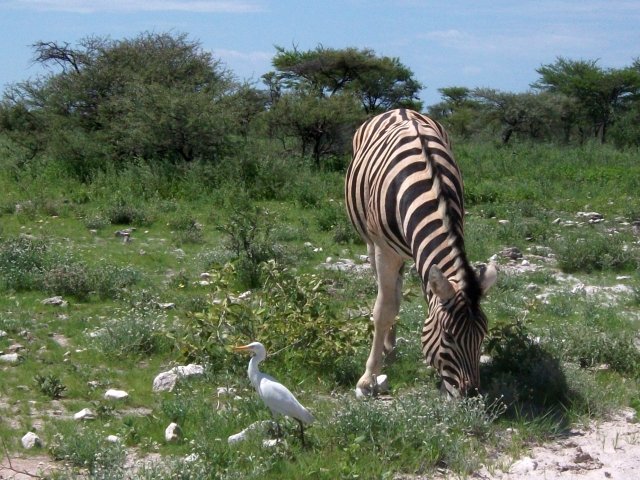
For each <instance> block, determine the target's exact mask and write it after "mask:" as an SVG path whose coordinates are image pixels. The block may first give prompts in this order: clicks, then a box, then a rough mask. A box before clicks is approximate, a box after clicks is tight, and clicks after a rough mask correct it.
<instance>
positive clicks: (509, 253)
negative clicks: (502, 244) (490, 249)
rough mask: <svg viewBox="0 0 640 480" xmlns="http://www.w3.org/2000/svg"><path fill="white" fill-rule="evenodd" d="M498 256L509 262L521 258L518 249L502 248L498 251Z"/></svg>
mask: <svg viewBox="0 0 640 480" xmlns="http://www.w3.org/2000/svg"><path fill="white" fill-rule="evenodd" d="M500 255H501V256H503V257H505V258H508V259H509V260H520V259H521V258H522V252H521V251H520V249H519V248H518V247H507V248H504V249H502V250H501V251H500Z"/></svg>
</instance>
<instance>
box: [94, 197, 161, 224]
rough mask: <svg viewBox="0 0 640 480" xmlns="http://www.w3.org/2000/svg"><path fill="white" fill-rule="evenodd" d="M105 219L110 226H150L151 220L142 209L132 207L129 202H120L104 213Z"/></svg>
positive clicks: (146, 211)
mask: <svg viewBox="0 0 640 480" xmlns="http://www.w3.org/2000/svg"><path fill="white" fill-rule="evenodd" d="M105 215H106V217H107V218H108V219H109V222H110V223H111V224H112V225H136V226H145V225H151V224H152V223H153V219H152V217H151V215H150V213H149V212H148V210H147V209H146V208H144V207H141V206H138V205H133V204H132V203H130V202H124V201H120V202H118V203H116V204H114V205H112V206H110V207H108V208H107V209H106V211H105Z"/></svg>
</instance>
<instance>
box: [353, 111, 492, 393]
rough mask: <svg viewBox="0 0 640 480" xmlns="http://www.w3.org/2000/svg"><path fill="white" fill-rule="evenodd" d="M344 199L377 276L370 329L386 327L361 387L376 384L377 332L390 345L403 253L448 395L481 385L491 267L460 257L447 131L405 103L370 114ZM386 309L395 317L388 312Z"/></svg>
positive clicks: (427, 345)
mask: <svg viewBox="0 0 640 480" xmlns="http://www.w3.org/2000/svg"><path fill="white" fill-rule="evenodd" d="M345 198H346V205H347V211H348V214H349V217H350V218H351V221H352V223H353V225H354V226H355V228H356V229H357V231H358V233H359V234H360V236H361V237H362V238H363V239H364V240H365V241H366V242H367V245H368V248H369V254H370V257H371V262H372V266H373V267H374V271H375V272H376V276H377V280H378V299H377V300H376V307H375V308H374V325H375V328H376V330H378V329H379V328H380V329H381V330H382V331H379V332H377V334H378V337H376V333H374V343H373V346H372V351H371V354H370V357H369V360H368V362H367V371H366V372H365V375H364V376H363V378H361V379H360V382H358V383H359V385H358V386H359V388H361V389H362V390H367V389H371V387H375V375H377V374H378V373H379V369H380V359H379V357H380V355H381V350H380V348H379V347H380V346H381V345H382V342H383V339H382V338H383V337H384V349H385V350H386V351H389V350H390V349H391V348H392V347H393V345H392V343H393V341H394V338H392V337H393V334H392V333H389V332H390V331H391V330H393V322H394V321H395V315H397V310H398V308H399V302H400V298H399V297H398V295H399V291H398V290H399V285H400V282H401V277H400V271H401V266H402V263H403V261H404V260H405V259H409V258H412V259H413V260H414V261H415V266H416V270H417V271H418V273H419V274H420V277H421V279H422V284H423V289H424V293H425V296H426V299H427V302H428V304H429V316H428V318H427V319H426V320H425V324H424V329H423V333H422V346H423V352H424V355H425V357H426V359H427V361H428V362H429V363H430V364H431V365H433V366H434V367H435V368H437V370H438V371H439V372H440V375H441V376H442V379H443V386H444V387H445V388H446V390H447V391H448V392H450V393H451V394H453V395H457V394H459V393H467V391H469V390H470V389H475V388H477V387H478V386H479V383H480V380H479V358H480V346H481V343H482V340H483V339H484V336H485V334H486V332H487V320H486V317H485V316H484V314H483V313H482V311H481V309H480V305H479V303H480V297H481V295H482V293H483V291H484V290H486V289H487V288H488V287H489V286H490V284H491V283H492V282H493V281H494V280H495V270H494V269H488V270H487V272H486V273H488V274H487V275H477V274H476V272H475V271H474V270H473V268H472V267H471V266H470V264H469V262H468V260H467V258H466V255H465V250H464V236H463V221H464V200H463V184H462V177H461V175H460V170H459V168H458V165H457V164H456V162H455V159H454V157H453V154H452V153H451V147H450V143H449V139H448V136H447V133H446V132H445V130H444V129H443V127H442V126H441V125H440V124H438V123H437V122H435V121H434V120H432V119H430V118H427V117H425V116H423V115H420V114H418V113H416V112H413V111H411V110H405V109H399V110H393V111H389V112H386V113H383V114H381V115H378V116H376V117H374V118H372V119H370V120H368V121H367V122H366V123H364V124H363V125H362V126H361V127H360V128H359V129H358V130H357V132H356V133H355V135H354V139H353V160H352V162H351V164H350V166H349V169H348V171H347V176H346V183H345ZM398 265H400V268H398ZM390 276H397V277H398V278H395V279H390V278H389V277H390ZM391 314H393V317H394V318H392V319H389V318H386V317H388V316H389V315H391ZM372 378H373V380H371V379H372ZM371 382H373V383H371Z"/></svg>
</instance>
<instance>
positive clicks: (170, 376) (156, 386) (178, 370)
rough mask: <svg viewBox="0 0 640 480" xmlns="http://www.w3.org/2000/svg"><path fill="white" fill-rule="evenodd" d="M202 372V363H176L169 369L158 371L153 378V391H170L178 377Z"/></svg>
mask: <svg viewBox="0 0 640 480" xmlns="http://www.w3.org/2000/svg"><path fill="white" fill-rule="evenodd" d="M202 374H204V367H203V366H202V365H196V364H193V363H192V364H189V365H186V366H183V365H178V366H177V367H173V368H172V369H171V370H169V371H166V372H162V373H159V374H158V375H157V376H156V378H154V379H153V391H154V392H172V391H173V389H174V388H175V386H176V383H177V382H178V378H180V377H191V376H194V375H202Z"/></svg>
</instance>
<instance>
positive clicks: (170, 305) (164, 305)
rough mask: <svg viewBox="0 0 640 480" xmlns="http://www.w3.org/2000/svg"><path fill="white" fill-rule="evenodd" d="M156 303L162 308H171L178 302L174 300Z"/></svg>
mask: <svg viewBox="0 0 640 480" xmlns="http://www.w3.org/2000/svg"><path fill="white" fill-rule="evenodd" d="M156 305H157V306H158V308H161V309H162V310H171V309H172V308H176V304H175V303H173V302H164V303H163V302H157V303H156Z"/></svg>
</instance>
